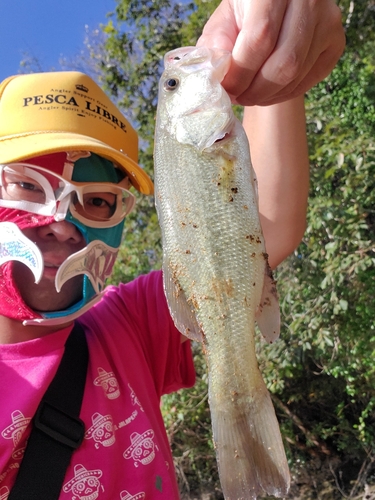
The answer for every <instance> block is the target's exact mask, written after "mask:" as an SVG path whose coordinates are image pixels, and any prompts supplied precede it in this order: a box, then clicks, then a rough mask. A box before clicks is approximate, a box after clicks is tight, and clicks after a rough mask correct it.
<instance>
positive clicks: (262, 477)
mask: <svg viewBox="0 0 375 500" xmlns="http://www.w3.org/2000/svg"><path fill="white" fill-rule="evenodd" d="M232 404H233V403H232ZM215 406H216V407H215ZM210 407H211V415H212V429H213V435H214V443H215V449H216V457H217V462H218V466H219V476H220V483H221V486H222V489H223V493H224V496H225V498H228V499H236V500H237V499H238V500H239V499H244V500H245V499H246V500H256V499H257V498H258V496H260V497H261V498H263V496H266V495H267V496H268V495H273V496H275V497H278V498H280V497H285V496H286V495H287V493H288V490H289V487H290V474H289V467H288V462H287V459H286V455H285V450H284V445H283V442H282V438H281V434H280V429H279V423H278V421H277V418H276V414H275V410H274V407H273V404H272V400H271V397H270V395H269V393H268V390H267V388H266V386H265V385H264V383H263V387H262V388H257V389H256V391H255V392H254V397H253V398H252V400H251V401H248V402H243V403H241V402H239V403H238V404H235V405H233V406H232V407H231V408H228V411H226V410H225V408H224V407H223V404H216V403H215V401H214V398H213V397H212V395H211V394H210Z"/></svg>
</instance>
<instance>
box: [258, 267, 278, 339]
mask: <svg viewBox="0 0 375 500" xmlns="http://www.w3.org/2000/svg"><path fill="white" fill-rule="evenodd" d="M255 319H256V322H257V324H258V327H259V330H260V331H261V333H262V335H263V337H264V338H265V339H266V341H267V342H270V343H272V342H274V341H275V340H277V339H278V338H279V335H280V307H279V299H278V296H277V291H276V281H275V280H274V279H273V276H272V271H271V269H270V267H269V266H268V265H267V268H266V274H265V276H264V282H263V291H262V297H261V299H260V303H259V306H258V309H257V312H256V315H255Z"/></svg>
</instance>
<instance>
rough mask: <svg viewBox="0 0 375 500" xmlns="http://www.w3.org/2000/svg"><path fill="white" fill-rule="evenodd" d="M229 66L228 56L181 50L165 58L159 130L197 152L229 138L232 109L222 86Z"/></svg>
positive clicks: (219, 52) (196, 49) (203, 49)
mask: <svg viewBox="0 0 375 500" xmlns="http://www.w3.org/2000/svg"><path fill="white" fill-rule="evenodd" d="M230 62H231V54H230V52H227V51H223V50H220V49H208V48H206V47H182V48H179V49H176V50H172V51H170V52H168V53H167V54H166V55H165V57H164V66H165V69H164V72H163V74H162V76H161V79H160V84H159V97H158V117H157V121H158V125H157V126H158V127H159V128H160V129H163V130H164V131H165V132H166V133H168V134H170V135H171V136H173V137H174V138H175V139H176V140H177V141H178V142H179V143H181V144H190V145H192V146H194V147H196V148H197V149H198V150H199V151H203V150H204V149H207V148H209V147H210V146H212V144H214V143H215V142H216V141H218V140H220V139H223V138H224V137H225V135H227V134H228V132H229V131H230V129H231V128H232V124H233V112H232V105H231V101H230V98H229V96H228V94H227V93H226V92H225V91H224V89H223V87H222V86H221V82H222V80H223V78H224V76H225V74H226V73H227V71H228V69H229V66H230Z"/></svg>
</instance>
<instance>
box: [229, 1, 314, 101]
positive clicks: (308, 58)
mask: <svg viewBox="0 0 375 500" xmlns="http://www.w3.org/2000/svg"><path fill="white" fill-rule="evenodd" d="M300 4H303V2H300ZM303 5H304V4H303ZM314 30H315V20H313V19H311V18H309V19H306V17H305V15H304V12H303V9H296V8H291V4H289V8H288V10H287V12H286V14H285V16H284V23H283V26H282V28H281V31H280V35H279V39H278V42H277V45H276V47H275V49H274V51H273V52H272V54H271V55H270V56H269V58H268V59H267V61H266V62H265V63H264V64H263V66H262V68H261V69H260V71H259V72H258V73H257V75H256V76H255V78H254V79H253V81H252V83H251V86H250V87H249V88H248V89H247V90H246V92H245V93H243V94H242V96H241V98H242V99H245V98H247V99H248V100H251V102H252V103H257V104H260V103H262V102H264V101H267V100H269V99H271V98H272V97H273V96H275V95H276V94H278V92H280V90H281V89H283V88H285V87H287V86H288V85H293V84H294V86H296V85H297V84H298V82H299V81H300V80H302V79H303V78H304V76H305V74H306V73H307V72H308V70H309V67H311V66H312V65H313V64H314V62H315V60H314V58H315V59H316V58H317V57H318V54H315V52H314V51H312V50H311V48H312V44H313V43H314V42H313V39H314ZM301 34H303V36H301ZM237 100H238V98H237Z"/></svg>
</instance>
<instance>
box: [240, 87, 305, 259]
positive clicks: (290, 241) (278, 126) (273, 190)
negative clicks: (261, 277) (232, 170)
mask: <svg viewBox="0 0 375 500" xmlns="http://www.w3.org/2000/svg"><path fill="white" fill-rule="evenodd" d="M243 124H244V127H245V130H246V133H247V135H248V137H249V142H250V151H251V157H252V163H253V167H254V169H255V172H256V175H257V179H258V188H259V211H260V217H261V223H262V228H263V233H264V237H265V240H266V249H267V253H268V254H269V262H270V265H271V267H272V268H275V267H276V266H277V265H278V264H280V262H282V261H283V260H284V259H285V258H286V257H287V256H288V255H289V254H290V253H292V252H293V250H294V249H295V248H296V247H297V246H298V244H299V243H300V241H301V239H302V236H303V234H304V231H305V227H306V208H307V197H308V189H309V160H308V149H307V139H306V126H305V110H304V103H303V96H301V97H297V98H295V99H293V100H290V101H286V102H284V103H281V104H275V105H273V106H265V107H263V106H254V107H247V108H245V112H244V119H243Z"/></svg>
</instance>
